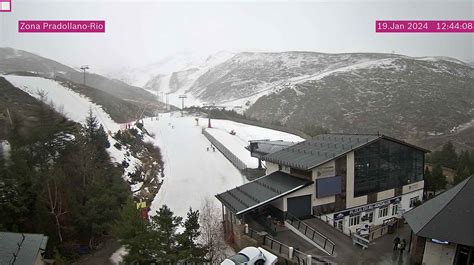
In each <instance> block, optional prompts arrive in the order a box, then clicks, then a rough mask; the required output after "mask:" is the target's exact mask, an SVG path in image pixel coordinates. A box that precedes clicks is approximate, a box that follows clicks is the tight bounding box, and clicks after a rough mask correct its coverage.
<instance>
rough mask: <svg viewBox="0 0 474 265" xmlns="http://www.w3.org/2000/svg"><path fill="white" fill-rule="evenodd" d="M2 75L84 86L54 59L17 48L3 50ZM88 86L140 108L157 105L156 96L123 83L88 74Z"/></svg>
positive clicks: (0, 51) (71, 70) (0, 50)
mask: <svg viewBox="0 0 474 265" xmlns="http://www.w3.org/2000/svg"><path fill="white" fill-rule="evenodd" d="M0 73H18V74H21V75H25V74H31V73H32V74H34V75H39V76H45V77H49V78H53V77H54V78H63V79H67V80H71V81H73V82H75V83H78V84H81V83H83V73H82V72H81V71H79V70H78V69H74V68H72V67H69V66H66V65H64V64H61V63H59V62H56V61H53V60H51V59H48V58H45V57H42V56H39V55H36V54H33V53H30V52H26V51H22V50H17V49H13V48H0ZM86 80H87V86H90V87H93V88H96V89H99V90H102V91H104V92H107V93H109V94H112V95H114V96H116V97H119V98H121V99H123V100H127V101H131V102H138V103H140V104H143V103H147V104H154V105H156V104H157V101H156V99H155V96H154V95H152V94H150V93H149V92H147V91H145V90H143V89H141V88H139V87H134V86H130V85H128V84H126V83H124V82H122V81H119V80H114V79H109V78H106V77H104V76H101V75H98V74H93V73H87V74H86Z"/></svg>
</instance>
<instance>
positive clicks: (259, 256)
mask: <svg viewBox="0 0 474 265" xmlns="http://www.w3.org/2000/svg"><path fill="white" fill-rule="evenodd" d="M276 262H277V257H276V256H275V255H273V254H271V253H270V252H268V251H266V250H265V249H263V248H256V247H246V248H244V249H242V250H241V251H240V252H239V253H237V254H235V255H234V256H232V257H229V258H227V259H225V260H224V261H223V262H222V263H221V265H235V264H245V265H270V264H276Z"/></svg>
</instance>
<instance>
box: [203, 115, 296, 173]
mask: <svg viewBox="0 0 474 265" xmlns="http://www.w3.org/2000/svg"><path fill="white" fill-rule="evenodd" d="M206 130H207V132H208V133H210V134H211V135H212V136H214V138H216V139H217V140H218V141H219V142H221V143H222V144H224V145H225V146H226V147H227V149H229V150H230V151H231V152H232V153H233V154H234V155H236V156H237V157H238V158H239V159H240V160H242V162H244V163H245V164H246V165H247V167H248V168H257V167H258V159H257V158H254V157H251V156H250V151H248V150H247V149H245V147H247V146H248V145H249V141H250V140H283V141H288V142H294V143H297V142H301V141H303V140H304V139H303V138H301V137H299V136H296V135H293V134H289V133H285V132H281V131H276V130H271V129H267V128H262V127H257V126H252V125H247V124H243V123H237V122H233V121H229V120H212V128H209V129H206ZM232 130H234V131H235V132H236V134H235V135H231V134H230V131H232Z"/></svg>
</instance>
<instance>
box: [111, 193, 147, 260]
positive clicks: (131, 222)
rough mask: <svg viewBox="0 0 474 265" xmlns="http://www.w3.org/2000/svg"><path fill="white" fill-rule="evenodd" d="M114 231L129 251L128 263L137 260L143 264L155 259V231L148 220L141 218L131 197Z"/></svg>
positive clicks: (125, 258) (126, 258)
mask: <svg viewBox="0 0 474 265" xmlns="http://www.w3.org/2000/svg"><path fill="white" fill-rule="evenodd" d="M112 231H113V234H114V235H115V236H116V237H117V238H118V239H119V241H120V243H121V244H123V245H124V246H125V248H126V249H127V252H128V253H127V255H126V256H125V257H124V262H125V263H126V264H132V263H137V262H138V263H139V264H142V263H146V262H150V261H152V260H153V259H154V256H155V253H154V251H153V249H152V241H153V233H150V229H149V225H148V223H147V221H146V220H143V219H142V218H141V216H140V212H139V211H138V210H137V208H136V206H135V202H134V201H133V200H132V199H131V198H129V199H128V200H127V202H126V204H125V205H124V207H123V209H122V211H121V214H120V218H119V221H118V222H117V223H116V224H115V225H114V227H113V230H112Z"/></svg>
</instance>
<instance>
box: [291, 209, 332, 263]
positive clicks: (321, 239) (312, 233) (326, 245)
mask: <svg viewBox="0 0 474 265" xmlns="http://www.w3.org/2000/svg"><path fill="white" fill-rule="evenodd" d="M286 220H288V221H289V224H290V225H291V226H293V227H294V228H296V229H297V230H298V231H299V232H301V233H302V234H303V235H304V236H306V237H307V238H308V239H310V240H311V241H313V242H314V243H316V244H317V245H318V246H320V247H321V248H323V249H324V250H325V251H326V252H328V253H329V254H330V255H334V249H335V248H336V244H335V243H334V242H332V241H331V240H330V239H329V238H327V237H326V236H324V235H323V234H321V233H320V232H318V231H316V230H315V229H314V228H312V227H311V226H309V225H308V224H306V223H305V222H303V221H301V220H300V219H298V218H296V217H294V216H292V215H290V214H287V215H286Z"/></svg>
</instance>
